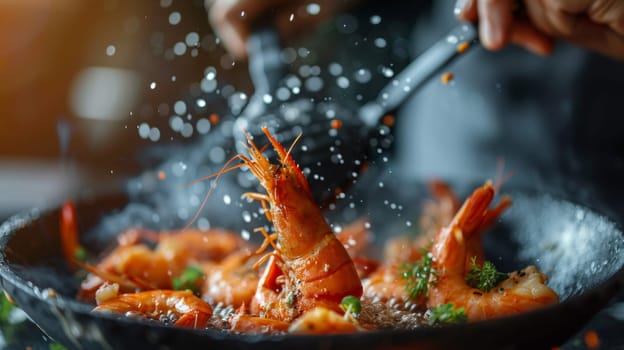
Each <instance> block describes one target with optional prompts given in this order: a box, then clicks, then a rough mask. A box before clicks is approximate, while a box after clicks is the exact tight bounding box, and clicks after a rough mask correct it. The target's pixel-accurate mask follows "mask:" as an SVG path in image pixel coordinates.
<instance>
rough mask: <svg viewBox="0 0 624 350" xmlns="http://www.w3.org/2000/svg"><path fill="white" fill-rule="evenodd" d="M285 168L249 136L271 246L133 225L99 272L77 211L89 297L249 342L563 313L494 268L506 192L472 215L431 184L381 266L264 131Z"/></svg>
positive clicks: (485, 199) (524, 279) (524, 273)
mask: <svg viewBox="0 0 624 350" xmlns="http://www.w3.org/2000/svg"><path fill="white" fill-rule="evenodd" d="M263 130H264V133H265V134H266V136H267V138H268V139H269V141H270V143H271V145H272V146H273V148H274V150H275V152H276V153H277V155H278V156H279V164H272V163H271V162H270V161H269V160H268V159H267V158H266V157H265V156H264V155H263V153H262V150H261V149H258V148H257V147H256V146H255V145H254V143H253V140H252V139H251V138H250V137H248V146H247V151H248V153H249V155H248V156H246V155H238V156H236V157H235V158H233V159H232V160H231V161H230V162H228V163H227V166H228V167H229V168H227V169H226V170H224V171H222V172H220V173H219V174H217V175H216V176H221V175H222V174H223V173H225V172H226V171H229V170H232V169H237V168H240V167H241V165H232V164H233V162H234V161H236V160H240V161H241V164H242V166H245V167H247V168H248V169H249V170H250V171H251V173H252V174H253V175H254V176H255V177H256V178H258V180H259V182H260V184H261V186H262V187H263V188H264V189H265V190H266V192H265V193H255V192H254V193H246V194H244V197H246V198H247V199H249V200H252V201H258V202H260V204H261V206H262V208H263V212H264V213H265V215H266V218H267V219H268V220H269V222H270V223H271V224H272V230H271V231H269V230H268V229H267V228H265V227H259V228H257V229H256V232H258V233H259V234H262V235H263V236H264V241H263V244H261V245H260V246H259V247H256V246H253V245H252V244H251V243H249V242H246V241H244V240H242V239H241V238H240V237H239V235H238V234H237V233H234V232H229V231H226V230H221V229H212V230H208V231H199V230H195V229H185V230H181V231H179V232H163V233H158V232H153V231H149V230H145V229H139V228H130V229H128V230H127V231H126V232H124V233H121V234H120V235H119V237H118V242H117V246H116V247H115V248H114V249H113V250H111V251H110V252H109V253H108V254H107V255H106V256H105V257H104V259H101V260H100V261H99V262H96V263H95V264H91V262H89V261H88V260H87V259H86V254H85V252H84V249H83V248H82V247H81V246H80V245H79V243H78V229H77V225H76V212H75V209H74V207H73V205H72V204H71V203H67V204H66V205H65V207H64V208H63V211H62V216H61V234H62V235H63V242H64V253H65V256H66V258H67V259H68V260H69V261H70V262H71V263H72V264H74V265H75V266H78V267H80V268H81V269H84V270H87V271H88V272H89V275H88V277H87V278H85V279H84V280H83V282H82V285H81V288H80V291H79V295H78V297H79V298H80V299H82V300H85V301H89V302H94V303H96V304H97V306H96V307H95V308H94V309H93V312H104V313H115V314H121V315H125V316H128V317H140V318H148V319H152V320H156V321H159V322H165V323H168V324H171V325H172V326H181V327H191V328H197V329H205V328H214V329H222V330H227V331H230V332H236V333H271V334H272V333H285V332H289V333H344V332H358V331H370V330H375V329H388V328H400V329H410V328H415V327H421V326H424V325H427V324H430V325H438V324H444V323H455V322H470V321H477V320H482V319H489V318H495V317H501V316H507V315H510V314H514V313H519V312H524V311H528V310H532V309H535V308H538V307H541V306H544V305H548V304H552V303H556V302H557V301H558V296H557V295H556V294H555V292H554V291H552V290H551V289H550V288H549V287H548V286H547V285H546V284H545V282H546V276H544V275H543V274H542V273H541V272H539V271H538V270H537V268H536V267H534V266H529V267H526V268H524V269H522V270H519V271H515V272H512V273H508V274H507V273H501V272H499V271H497V270H496V267H495V266H494V265H493V264H492V263H491V262H488V261H486V260H485V256H484V251H483V245H482V235H483V234H484V232H485V230H487V229H488V228H489V227H491V226H492V225H493V223H494V222H495V221H496V219H497V218H498V217H499V216H500V215H501V214H502V213H503V212H504V211H505V209H506V208H508V207H509V206H510V205H511V200H510V199H509V198H508V197H503V198H502V199H501V200H500V201H499V202H498V204H495V205H493V206H492V203H493V202H494V199H495V196H496V192H497V189H498V187H499V184H493V183H492V182H490V181H488V182H486V183H485V184H484V185H483V186H481V187H478V188H477V189H475V190H474V192H473V193H472V194H471V195H470V196H469V197H468V198H467V199H466V200H465V201H464V203H463V205H461V206H460V201H459V200H458V198H457V197H456V196H455V195H454V194H453V193H452V191H451V189H450V188H449V187H448V186H446V185H445V184H444V183H441V182H433V183H432V192H433V194H434V199H433V200H432V201H430V202H428V203H427V204H426V205H425V208H424V215H423V217H422V219H421V223H420V227H421V231H422V235H421V236H420V237H418V238H412V237H398V238H394V239H391V240H389V241H388V242H387V243H386V246H385V256H384V257H383V258H381V260H380V261H377V260H375V259H371V258H369V257H366V256H364V255H363V254H364V253H363V252H364V249H363V247H365V246H366V244H367V241H366V240H367V237H368V234H369V232H368V231H367V226H366V225H365V224H363V222H365V221H363V220H358V221H356V222H354V223H353V224H352V225H351V226H349V227H347V228H346V229H345V230H343V231H342V232H340V233H339V234H334V232H332V230H331V228H330V226H329V224H328V223H327V221H326V220H325V218H324V216H323V213H322V211H321V209H320V208H319V206H318V205H317V203H316V202H315V201H314V199H313V197H312V195H311V193H310V189H309V186H308V182H307V180H306V178H305V176H304V175H303V173H302V172H301V170H300V169H299V167H298V166H297V164H296V163H295V161H294V159H293V158H292V157H291V155H290V151H289V150H286V149H285V148H284V147H283V146H282V145H281V144H280V143H279V142H278V141H277V140H276V139H275V138H273V136H272V135H271V134H270V133H269V132H268V129H266V128H264V129H263Z"/></svg>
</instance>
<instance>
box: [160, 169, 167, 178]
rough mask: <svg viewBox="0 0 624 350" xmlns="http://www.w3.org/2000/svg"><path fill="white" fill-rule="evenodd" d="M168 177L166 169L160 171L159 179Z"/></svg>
mask: <svg viewBox="0 0 624 350" xmlns="http://www.w3.org/2000/svg"><path fill="white" fill-rule="evenodd" d="M166 178H167V173H165V172H164V171H162V170H160V171H159V172H158V180H164V179H166Z"/></svg>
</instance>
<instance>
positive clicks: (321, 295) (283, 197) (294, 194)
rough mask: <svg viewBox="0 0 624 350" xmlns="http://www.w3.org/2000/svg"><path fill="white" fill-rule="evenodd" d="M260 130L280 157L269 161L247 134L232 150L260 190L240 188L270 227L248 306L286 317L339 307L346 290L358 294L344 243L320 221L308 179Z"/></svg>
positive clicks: (360, 287)
mask: <svg viewBox="0 0 624 350" xmlns="http://www.w3.org/2000/svg"><path fill="white" fill-rule="evenodd" d="M263 131H264V133H265V135H266V136H267V138H268V139H269V141H270V142H271V144H272V145H273V148H274V149H275V151H276V153H277V154H278V156H279V158H280V164H278V165H274V164H271V163H270V162H269V160H268V159H267V158H266V157H265V156H264V155H263V154H262V152H261V150H259V149H258V148H257V147H256V146H255V145H254V143H253V140H252V138H251V136H249V135H247V140H248V143H249V146H247V151H248V152H249V157H246V156H244V155H238V156H237V158H238V159H241V160H242V161H243V163H244V165H245V166H247V167H248V168H249V169H250V171H251V172H252V173H253V174H254V175H255V176H256V177H257V178H258V180H259V182H260V184H261V186H262V187H263V188H264V189H265V190H266V194H262V193H245V194H244V195H243V196H244V197H246V198H248V199H250V200H258V201H260V203H261V204H262V206H263V208H265V213H266V216H267V218H268V219H269V220H270V221H271V222H272V223H273V226H274V229H275V233H274V234H272V235H269V234H268V233H267V232H265V231H264V230H263V229H258V231H260V232H262V233H263V234H264V235H265V237H266V239H265V244H264V245H268V244H270V245H272V246H273V248H274V252H273V253H271V259H270V263H269V265H268V266H267V267H266V268H265V272H264V273H263V275H262V276H261V278H260V281H259V284H258V289H257V291H256V295H255V296H254V298H253V299H252V303H251V311H252V312H253V313H256V314H259V315H261V316H268V317H270V318H274V319H278V320H284V321H291V320H293V319H294V318H296V317H297V316H298V315H299V314H300V313H301V312H304V311H307V310H310V309H313V308H314V307H317V306H324V307H326V308H328V309H330V310H335V311H337V312H341V309H340V307H339V304H340V301H341V300H342V298H343V297H345V296H347V295H353V296H356V297H358V298H359V297H360V296H361V294H362V284H361V282H360V279H359V277H358V274H357V271H356V269H355V266H354V264H353V262H352V260H351V258H350V257H349V254H348V253H347V251H346V250H345V248H344V246H343V245H342V243H340V241H339V240H338V239H337V238H336V236H335V235H334V233H333V232H332V230H331V228H330V227H329V225H328V224H327V222H326V221H325V218H324V217H323V213H322V212H321V209H320V208H319V206H318V204H317V203H316V202H315V201H314V199H313V197H312V194H311V192H310V187H309V185H308V182H307V180H306V178H305V176H304V175H303V172H302V171H301V170H300V169H299V166H298V165H297V164H296V163H295V161H294V160H293V159H292V157H291V155H290V151H286V150H285V149H284V147H283V146H282V145H281V144H280V143H279V142H278V141H277V140H276V139H275V138H274V137H273V136H272V135H271V134H270V133H269V131H268V128H267V127H263Z"/></svg>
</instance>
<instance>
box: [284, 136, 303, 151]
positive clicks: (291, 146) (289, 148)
mask: <svg viewBox="0 0 624 350" xmlns="http://www.w3.org/2000/svg"><path fill="white" fill-rule="evenodd" d="M302 136H303V133H302V132H300V133H299V135H297V137H295V140H294V141H293V143H292V144H291V145H290V147H288V151H286V157H288V156H290V153H292V151H293V149H295V145H296V144H297V142H299V140H301V137H302Z"/></svg>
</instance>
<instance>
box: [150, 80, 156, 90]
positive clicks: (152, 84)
mask: <svg viewBox="0 0 624 350" xmlns="http://www.w3.org/2000/svg"><path fill="white" fill-rule="evenodd" d="M149 88H150V90H154V89H156V82H155V81H153V82H151V83H150V86H149Z"/></svg>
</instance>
